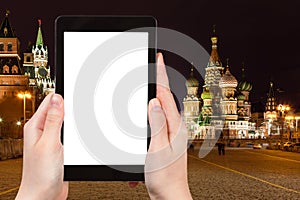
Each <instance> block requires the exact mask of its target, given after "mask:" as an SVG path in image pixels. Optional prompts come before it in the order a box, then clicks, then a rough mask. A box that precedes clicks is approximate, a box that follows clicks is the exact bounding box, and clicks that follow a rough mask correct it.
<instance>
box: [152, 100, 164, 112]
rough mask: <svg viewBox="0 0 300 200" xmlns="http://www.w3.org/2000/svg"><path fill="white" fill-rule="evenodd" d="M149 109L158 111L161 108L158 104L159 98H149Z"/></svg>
mask: <svg viewBox="0 0 300 200" xmlns="http://www.w3.org/2000/svg"><path fill="white" fill-rule="evenodd" d="M150 103H151V110H153V111H160V110H162V109H161V104H160V102H159V100H158V99H156V98H155V99H152V100H151V102H150Z"/></svg>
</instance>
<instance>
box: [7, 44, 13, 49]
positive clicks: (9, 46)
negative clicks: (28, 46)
mask: <svg viewBox="0 0 300 200" xmlns="http://www.w3.org/2000/svg"><path fill="white" fill-rule="evenodd" d="M7 51H12V43H11V42H9V43H8V44H7Z"/></svg>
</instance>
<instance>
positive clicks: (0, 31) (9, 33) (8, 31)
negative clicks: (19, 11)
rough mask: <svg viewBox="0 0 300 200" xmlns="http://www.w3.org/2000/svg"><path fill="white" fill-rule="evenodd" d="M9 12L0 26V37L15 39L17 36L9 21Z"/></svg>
mask: <svg viewBox="0 0 300 200" xmlns="http://www.w3.org/2000/svg"><path fill="white" fill-rule="evenodd" d="M9 14H10V12H9V10H6V12H5V18H4V20H3V22H2V24H1V26H0V37H2V38H3V37H8V38H13V37H15V34H14V32H13V29H12V27H11V25H10V22H9V20H8V17H9Z"/></svg>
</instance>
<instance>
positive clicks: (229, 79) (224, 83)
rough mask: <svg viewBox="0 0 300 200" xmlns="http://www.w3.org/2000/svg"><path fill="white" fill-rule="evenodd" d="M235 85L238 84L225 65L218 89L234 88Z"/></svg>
mask: <svg viewBox="0 0 300 200" xmlns="http://www.w3.org/2000/svg"><path fill="white" fill-rule="evenodd" d="M237 84H238V82H237V80H236V78H235V77H234V76H233V75H232V74H231V73H230V71H229V67H228V65H227V67H226V72H225V74H224V75H223V76H222V78H221V80H220V87H221V88H225V87H232V88H235V87H236V86H237Z"/></svg>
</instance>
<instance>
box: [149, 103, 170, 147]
mask: <svg viewBox="0 0 300 200" xmlns="http://www.w3.org/2000/svg"><path fill="white" fill-rule="evenodd" d="M148 112H149V123H150V128H151V143H150V147H149V152H156V151H158V150H160V149H162V148H163V147H165V146H167V145H168V144H169V136H168V130H167V121H166V116H165V112H164V111H163V109H162V107H161V104H160V102H159V100H158V99H157V98H154V99H152V100H151V101H150V103H149V111H148Z"/></svg>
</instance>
